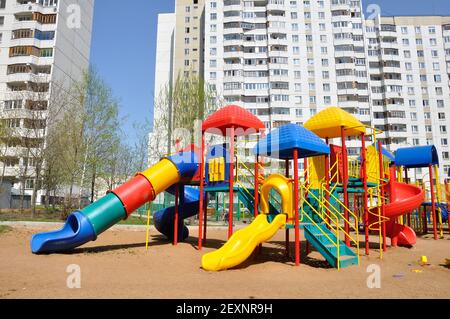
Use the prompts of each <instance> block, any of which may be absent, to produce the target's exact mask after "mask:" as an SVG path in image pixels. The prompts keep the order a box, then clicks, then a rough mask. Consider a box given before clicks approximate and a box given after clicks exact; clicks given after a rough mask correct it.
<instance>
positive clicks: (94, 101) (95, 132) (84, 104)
mask: <svg viewBox="0 0 450 319" xmlns="http://www.w3.org/2000/svg"><path fill="white" fill-rule="evenodd" d="M75 90H76V93H77V94H76V95H77V96H78V98H77V100H76V102H77V103H79V107H80V109H81V110H83V111H82V114H83V116H82V126H81V131H80V135H81V136H82V140H83V144H84V159H83V165H82V173H81V179H80V186H81V187H83V186H85V184H86V181H87V180H88V175H89V181H90V185H89V186H88V187H89V188H90V190H91V201H93V200H94V197H95V187H96V183H95V182H96V179H97V177H98V174H99V172H101V171H102V169H103V165H104V163H105V162H106V160H107V158H108V157H109V154H110V153H111V151H112V150H111V147H115V146H116V141H117V128H118V127H119V119H118V114H119V111H118V102H117V100H116V99H115V98H114V97H113V95H112V92H111V89H110V88H109V87H108V86H107V84H106V83H105V82H104V81H103V80H102V79H101V78H100V76H99V75H98V73H97V72H96V71H95V70H93V69H91V70H90V71H89V72H87V73H85V74H84V76H83V80H82V81H81V82H80V83H79V84H78V85H77V86H76V88H75ZM80 194H81V190H80ZM80 197H81V196H80Z"/></svg>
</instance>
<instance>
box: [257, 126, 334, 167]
mask: <svg viewBox="0 0 450 319" xmlns="http://www.w3.org/2000/svg"><path fill="white" fill-rule="evenodd" d="M295 149H297V150H298V157H299V158H306V157H313V156H319V155H325V154H330V147H329V146H328V145H327V144H325V142H324V141H322V139H321V138H320V137H318V136H317V135H316V134H314V133H313V132H311V131H309V130H307V129H306V128H304V127H303V126H299V125H297V124H287V125H284V126H282V127H280V128H277V129H276V130H274V131H272V132H270V133H269V134H268V135H267V136H266V137H265V138H264V139H262V140H261V141H259V143H258V144H257V145H256V146H255V148H254V149H253V152H254V153H255V154H259V155H262V156H267V157H273V158H279V159H293V158H294V150H295Z"/></svg>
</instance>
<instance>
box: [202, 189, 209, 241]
mask: <svg viewBox="0 0 450 319" xmlns="http://www.w3.org/2000/svg"><path fill="white" fill-rule="evenodd" d="M205 202H206V203H208V194H205ZM203 218H204V219H203V243H206V230H207V227H208V204H206V205H204V206H203Z"/></svg>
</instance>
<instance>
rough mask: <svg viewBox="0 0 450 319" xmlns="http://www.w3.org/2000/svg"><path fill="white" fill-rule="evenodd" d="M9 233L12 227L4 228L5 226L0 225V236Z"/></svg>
mask: <svg viewBox="0 0 450 319" xmlns="http://www.w3.org/2000/svg"><path fill="white" fill-rule="evenodd" d="M10 231H12V227H10V226H5V225H0V235H2V234H6V233H8V232H10Z"/></svg>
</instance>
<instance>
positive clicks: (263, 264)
mask: <svg viewBox="0 0 450 319" xmlns="http://www.w3.org/2000/svg"><path fill="white" fill-rule="evenodd" d="M50 229H54V226H52V227H51V226H28V227H25V226H14V228H13V230H12V231H10V232H7V233H4V234H0V298H333V299H334V298H450V269H449V268H448V266H445V265H444V264H445V258H450V238H449V237H447V238H446V239H442V240H439V241H434V240H432V239H431V238H430V237H429V236H427V238H420V239H418V243H417V245H416V246H415V247H414V248H411V249H407V248H400V247H397V248H388V251H387V252H386V253H385V254H384V258H383V260H380V259H379V258H378V253H377V251H375V250H373V251H372V253H371V255H370V256H369V257H366V256H362V257H361V265H360V266H359V267H358V266H353V267H350V268H346V269H342V270H341V271H337V270H336V269H332V268H328V267H327V265H326V263H325V262H324V261H323V258H322V257H321V256H320V255H319V254H318V253H317V252H312V253H311V254H310V255H309V256H308V257H306V256H305V253H304V252H303V253H302V261H303V264H302V265H301V266H300V267H294V264H293V262H292V260H291V259H288V258H286V257H285V256H284V249H283V243H284V236H283V232H281V231H280V232H279V233H278V235H277V236H276V237H274V238H273V239H272V240H271V241H270V242H269V243H266V244H264V248H263V250H262V253H261V254H260V255H255V256H253V257H251V258H250V259H249V260H248V261H246V262H245V263H244V264H243V265H242V266H240V267H239V268H237V269H233V270H228V271H223V272H218V273H212V272H206V271H204V270H202V269H201V268H200V258H201V255H202V254H203V253H206V252H210V251H212V250H214V249H216V248H218V247H220V246H221V245H222V244H223V243H224V240H225V238H226V230H225V229H223V230H209V231H208V237H209V240H208V242H207V243H206V247H205V248H204V250H203V252H199V251H197V250H196V242H197V238H195V237H194V236H193V237H190V239H189V241H188V242H187V243H182V244H179V245H178V246H172V245H171V244H169V243H168V242H167V241H166V240H165V239H164V238H163V237H162V236H160V235H157V233H156V232H155V231H152V236H151V242H150V247H149V250H148V251H146V250H145V229H142V228H141V229H138V230H133V231H130V230H124V229H118V228H114V229H112V230H109V231H107V232H106V233H105V234H103V235H101V236H100V237H99V238H98V240H97V241H96V242H91V243H89V244H87V245H85V246H83V247H82V248H79V249H76V250H75V251H74V252H73V253H70V254H60V255H44V256H36V255H33V254H31V252H30V249H29V240H30V238H31V235H32V234H33V233H35V232H36V231H43V230H50ZM191 233H192V234H196V232H195V231H192V232H191ZM302 238H303V236H302ZM374 241H375V240H374ZM302 244H303V245H302V246H303V248H304V247H305V244H304V243H302ZM422 255H426V256H427V257H428V259H429V263H430V265H429V266H420V265H419V264H418V260H419V258H420V256H422ZM70 264H77V265H79V266H80V267H81V268H80V269H81V288H80V289H69V288H67V284H66V281H67V276H68V275H69V274H68V273H67V272H66V270H67V266H68V265H70ZM371 264H377V265H379V266H380V269H381V288H380V289H369V288H368V287H367V278H368V276H369V275H370V274H369V273H368V272H367V267H368V266H369V265H371ZM414 270H418V271H419V272H415V271H414Z"/></svg>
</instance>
